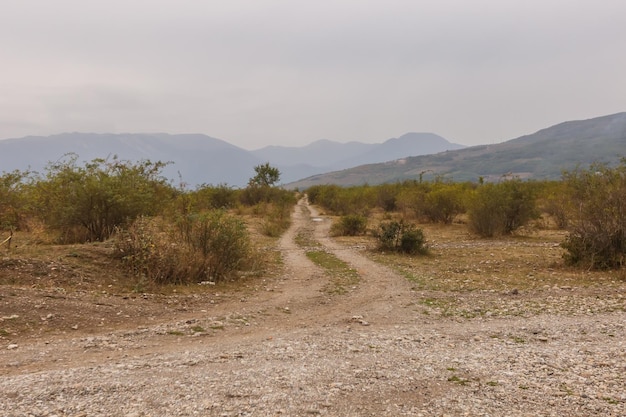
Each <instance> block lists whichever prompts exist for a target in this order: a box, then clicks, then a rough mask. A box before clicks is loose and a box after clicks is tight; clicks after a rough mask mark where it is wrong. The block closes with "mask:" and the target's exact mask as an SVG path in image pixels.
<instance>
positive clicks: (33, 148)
mask: <svg viewBox="0 0 626 417" xmlns="http://www.w3.org/2000/svg"><path fill="white" fill-rule="evenodd" d="M458 146H460V145H454V144H450V143H449V142H448V141H446V140H445V139H443V138H441V137H439V136H436V135H433V134H415V133H411V134H407V135H404V136H402V137H400V138H398V139H390V140H388V141H386V142H384V143H381V144H365V143H360V142H350V143H345V144H344V143H339V142H332V141H329V140H321V141H317V142H314V143H312V144H310V145H308V146H304V147H300V148H297V147H279V146H273V147H267V148H263V149H260V150H257V151H247V150H245V149H241V148H238V147H236V146H234V145H231V144H229V143H227V142H225V141H223V140H220V139H215V138H212V137H209V136H206V135H200V134H186V135H169V134H165V133H157V134H95V133H64V134H60V135H53V136H47V137H43V136H29V137H24V138H20V139H6V140H0V172H3V171H4V172H8V171H13V170H15V169H19V170H27V169H30V170H33V171H37V172H43V171H44V169H45V167H46V165H48V163H49V162H53V161H57V160H58V159H60V158H62V157H63V155H65V154H67V153H75V154H77V155H78V156H79V162H81V163H82V162H84V161H91V160H92V159H95V158H104V159H106V158H112V157H113V156H115V155H116V156H118V158H119V159H122V160H128V161H139V160H146V159H149V160H151V161H154V162H156V161H163V162H172V164H170V165H168V166H167V167H166V168H165V169H164V172H163V173H164V175H165V176H166V177H167V178H169V179H171V180H172V181H174V182H175V183H178V181H179V177H180V178H181V179H182V181H183V182H185V183H187V184H188V185H190V186H192V187H193V186H196V185H199V184H203V183H206V184H214V185H217V184H227V185H230V186H245V185H246V184H247V182H248V179H249V178H251V177H252V176H253V175H254V167H255V166H256V165H258V164H260V163H264V162H270V164H272V165H273V166H276V167H277V168H278V169H279V170H280V171H281V174H282V175H281V182H282V183H287V182H290V181H295V180H298V179H300V178H305V177H308V176H310V175H313V174H319V173H323V172H329V171H333V170H337V169H341V168H348V167H352V166H355V165H359V164H361V163H365V162H382V161H386V160H390V159H396V158H398V157H400V156H408V155H421V154H424V153H425V152H432V150H433V149H437V151H440V150H443V149H453V148H456V147H458ZM179 174H180V175H179Z"/></svg>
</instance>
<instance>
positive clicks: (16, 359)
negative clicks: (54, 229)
mask: <svg viewBox="0 0 626 417" xmlns="http://www.w3.org/2000/svg"><path fill="white" fill-rule="evenodd" d="M329 228H330V221H329V219H328V218H327V217H325V216H320V215H319V214H318V213H317V212H316V211H315V210H314V209H313V208H310V207H309V206H308V204H307V203H306V200H302V201H301V202H300V204H299V205H298V207H297V208H296V210H295V212H294V220H293V225H292V227H291V228H290V229H289V231H288V232H287V233H286V234H285V235H284V236H283V238H282V239H281V240H280V242H279V245H278V247H277V248H276V250H279V251H280V252H281V254H282V258H283V262H284V273H281V274H279V276H277V277H272V278H259V279H258V280H257V281H255V283H254V284H250V285H248V286H246V288H244V289H241V288H239V289H236V290H234V289H233V290H223V289H221V288H219V287H216V288H215V292H212V291H213V289H209V290H207V291H203V292H201V293H199V294H192V295H189V294H187V295H185V296H184V297H183V296H181V297H176V296H172V295H168V296H165V295H154V294H138V295H115V294H108V293H107V290H106V286H105V287H104V288H103V289H102V290H101V291H98V295H97V296H96V295H94V293H93V292H87V291H85V292H81V291H79V290H72V291H69V292H68V291H67V290H64V289H63V288H45V289H40V288H36V289H29V288H24V287H20V286H19V285H4V286H1V287H0V315H1V316H2V318H1V319H2V322H0V329H11V328H12V327H11V323H12V322H13V321H15V322H17V321H19V320H21V319H23V317H24V316H25V315H26V316H27V315H29V314H31V315H32V316H33V317H36V318H37V320H38V321H39V322H38V324H36V325H34V324H32V325H31V327H33V329H32V332H31V334H30V336H23V337H22V336H20V335H19V334H18V333H15V334H13V333H11V332H10V331H6V330H5V331H4V333H3V334H1V338H0V393H1V395H0V415H3V416H7V417H8V416H16V417H17V416H20V417H21V416H74V417H77V416H281V415H284V416H307V415H313V416H314V415H324V416H403V415H406V416H459V415H461V416H462V415H468V416H592V415H597V416H624V415H626V313H625V309H626V298H625V295H626V291H625V290H626V283H625V282H624V281H623V280H620V279H617V280H610V279H608V280H605V281H602V285H586V284H585V285H577V284H576V282H572V283H569V284H568V285H557V286H553V285H549V286H538V285H535V286H533V285H530V284H529V286H528V287H519V286H518V287H519V288H518V287H515V288H512V287H498V286H494V288H496V289H495V290H494V289H490V288H489V287H484V288H483V287H481V286H480V285H478V284H476V283H474V284H475V286H474V287H471V285H474V284H472V282H469V281H470V279H469V278H468V279H467V280H466V281H467V282H468V283H467V285H468V288H467V289H462V290H457V291H451V290H450V289H449V288H447V287H442V288H433V287H432V286H428V285H427V280H428V279H433V277H437V276H440V277H441V280H442V281H441V282H445V280H449V281H450V282H452V281H454V280H455V279H458V278H457V277H458V276H462V275H463V274H465V272H466V271H467V270H469V269H472V268H466V266H465V265H462V264H461V263H460V262H459V263H458V264H457V265H453V266H450V265H447V266H446V268H445V269H437V268H440V266H437V262H438V259H439V258H437V256H432V257H431V258H428V259H427V260H424V261H420V262H422V263H420V264H418V265H417V266H415V264H414V265H413V268H414V269H413V270H410V269H406V268H405V269H401V268H396V267H392V266H387V265H385V264H384V263H381V262H380V261H379V262H374V261H373V260H372V259H373V258H374V257H375V256H372V255H370V253H369V252H367V251H366V250H365V249H364V247H363V246H362V245H359V244H354V242H352V243H350V244H347V243H346V242H345V241H342V240H341V239H339V240H337V239H331V238H330V237H329V236H328V231H329ZM303 232H306V233H310V234H311V236H312V238H313V239H314V240H315V242H317V244H318V245H320V246H319V247H321V248H323V250H325V251H327V252H329V253H332V254H334V255H335V256H336V257H338V258H339V259H341V260H343V261H345V262H347V263H348V264H349V265H350V266H351V267H352V268H354V269H355V270H356V271H357V273H358V282H356V283H354V285H351V286H349V287H348V288H347V291H345V292H342V293H341V294H336V293H332V292H329V291H327V288H328V287H327V286H328V283H329V281H330V280H332V277H331V276H329V275H328V273H326V272H325V271H324V270H322V269H320V268H319V267H317V266H315V265H314V264H313V263H312V262H311V261H310V260H309V259H308V258H307V257H306V255H305V250H306V248H304V247H302V245H298V244H297V236H298V235H299V234H300V233H303ZM456 244H457V243H455V242H447V243H446V242H435V243H433V252H438V253H440V254H441V253H444V252H446V251H453V250H456V249H455V245H456ZM468 244H472V242H469V243H468ZM480 244H484V243H480ZM499 244H500V242H495V241H494V242H491V243H488V245H499ZM515 244H516V243H512V245H513V246H514V245H515ZM507 248H508V249H509V250H511V248H510V247H507ZM457 249H458V248H457ZM487 250H488V251H494V253H495V251H496V249H494V248H493V247H490V248H488V249H487ZM515 250H521V249H515V248H513V251H515ZM533 250H535V251H536V250H537V249H536V248H535V249H533ZM544 250H545V251H548V250H549V248H548V247H546V248H543V249H542V248H539V253H541V251H544ZM498 256H499V255H498ZM494 265H495V266H494ZM59 268H60V267H59ZM473 269H480V271H478V272H476V271H474V272H473V273H474V274H476V276H478V275H480V276H484V275H485V274H491V273H496V272H497V273H500V274H504V273H506V272H507V265H506V264H503V263H502V262H500V263H498V262H492V263H491V264H488V265H485V264H484V263H482V264H480V267H476V268H473ZM531 269H532V268H531ZM402 271H404V272H402ZM407 271H408V272H407ZM424 271H426V272H428V274H425V275H428V277H426V276H425V275H424V276H423V277H421V278H420V276H419V275H420V274H421V273H422V272H424ZM437 271H440V273H439V272H437ZM494 271H496V272H494ZM542 271H543V270H541V271H537V270H536V271H535V272H534V273H533V275H538V274H541V273H543V272H542ZM66 272H67V273H70V272H71V271H66ZM549 273H550V274H552V273H556V274H558V273H559V271H558V270H556V271H554V270H551V272H549ZM463 276H465V275H463ZM505 278H506V277H505ZM505 278H503V279H505ZM530 278H532V277H530ZM420 279H421V280H422V281H420ZM530 281H532V279H530ZM464 282H465V281H464ZM481 285H482V284H481ZM470 287H471V288H470ZM59 302H62V303H63V304H62V305H63V306H64V307H63V309H62V310H58V305H59V304H58V303H59ZM55 321H57V322H61V323H62V326H60V327H55V329H57V330H55V331H45V328H46V323H53V322H55ZM39 328H43V329H44V330H43V331H41V330H37V329H39Z"/></svg>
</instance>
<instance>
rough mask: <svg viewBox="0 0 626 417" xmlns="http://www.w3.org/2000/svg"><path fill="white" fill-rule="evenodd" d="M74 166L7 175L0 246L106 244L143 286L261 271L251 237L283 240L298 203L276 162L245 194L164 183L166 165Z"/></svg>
mask: <svg viewBox="0 0 626 417" xmlns="http://www.w3.org/2000/svg"><path fill="white" fill-rule="evenodd" d="M77 160H78V157H77V155H66V156H65V157H64V158H63V159H62V160H60V161H57V162H55V163H51V164H49V165H48V167H47V168H46V171H45V172H44V173H42V174H40V173H35V172H20V171H15V172H11V173H4V174H3V175H2V176H0V232H1V233H2V234H1V235H0V242H1V241H2V240H5V239H4V237H5V235H6V236H9V237H10V236H12V234H13V233H19V234H20V235H24V236H26V235H27V236H28V239H29V241H30V242H33V243H36V244H39V245H74V244H84V243H91V244H106V245H108V246H109V247H111V248H112V251H111V253H112V256H113V257H114V258H115V259H118V260H119V263H120V266H121V268H123V269H125V270H126V271H127V273H128V274H129V275H130V276H131V279H132V280H134V281H136V285H137V287H144V286H145V285H151V284H158V285H163V284H189V283H196V282H218V281H223V280H231V279H235V278H236V277H237V276H239V275H240V274H242V273H243V274H246V273H251V272H254V270H256V269H259V267H260V266H261V265H262V263H263V257H262V256H261V255H259V254H258V253H257V251H256V247H255V240H253V239H252V237H253V235H259V236H260V238H259V239H256V241H259V240H262V239H263V238H275V237H277V236H279V235H280V234H281V233H282V232H283V231H284V230H286V228H288V227H289V217H290V216H289V215H290V212H291V208H292V207H293V205H294V204H295V202H296V195H295V194H294V193H293V192H289V191H286V190H283V189H280V188H278V187H276V184H277V182H278V181H279V179H280V172H279V171H278V170H277V169H276V168H273V167H271V166H270V165H269V164H264V165H259V166H257V167H255V168H254V176H253V177H252V178H251V179H250V182H249V184H248V186H247V187H246V188H243V189H235V188H231V187H229V186H227V185H224V184H220V185H217V186H214V185H202V186H199V187H197V188H196V189H194V190H189V189H187V188H186V187H184V186H178V187H175V186H173V185H172V184H170V183H169V182H168V181H167V180H166V179H165V178H164V177H163V176H162V175H161V171H162V169H163V168H164V167H165V165H166V164H165V163H162V162H151V161H141V162H137V163H134V162H128V161H121V160H118V159H117V158H115V157H114V158H112V159H107V160H105V159H95V160H93V161H90V162H88V163H84V164H79V163H78V162H77ZM22 242H23V240H22ZM5 243H6V244H7V246H5V249H6V250H7V251H10V250H11V249H12V248H11V247H10V246H8V245H9V244H11V242H10V241H8V240H7V242H5ZM13 244H14V245H16V244H17V243H16V240H13Z"/></svg>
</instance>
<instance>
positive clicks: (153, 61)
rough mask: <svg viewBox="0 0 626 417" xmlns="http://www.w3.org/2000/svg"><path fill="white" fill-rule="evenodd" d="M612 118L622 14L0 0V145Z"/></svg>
mask: <svg viewBox="0 0 626 417" xmlns="http://www.w3.org/2000/svg"><path fill="white" fill-rule="evenodd" d="M622 111H626V1H624V0H524V1H522V0H515V1H514V0H472V1H467V0H436V1H435V0H433V1H423V0H376V1H375V0H316V1H312V0H306V1H305V0H219V1H216V0H144V1H140V0H106V1H100V0H54V1H51V0H39V1H37V0H0V138H2V139H6V138H13V137H21V136H26V135H49V134H56V133H61V132H73V131H79V132H98V133H104V132H112V133H122V132H132V133H140V132H168V133H204V134H207V135H209V136H213V137H217V138H219V139H223V140H226V141H228V142H230V143H232V144H234V145H237V146H240V147H243V148H246V149H256V148H260V147H263V146H265V145H294V146H300V145H305V144H308V143H310V142H312V141H315V140H318V139H331V140H336V141H340V142H347V141H351V140H357V141H362V142H381V141H383V140H385V139H388V138H391V137H397V136H400V135H402V134H404V133H407V132H433V133H437V134H439V135H442V136H444V137H445V138H447V139H448V140H450V141H453V142H457V143H462V144H466V145H473V144H487V143H495V142H501V141H504V140H508V139H512V138H515V137H518V136H521V135H524V134H528V133H533V132H535V131H537V130H539V129H542V128H544V127H548V126H550V125H553V124H556V123H560V122H562V121H566V120H574V119H587V118H592V117H596V116H602V115H607V114H612V113H617V112H622Z"/></svg>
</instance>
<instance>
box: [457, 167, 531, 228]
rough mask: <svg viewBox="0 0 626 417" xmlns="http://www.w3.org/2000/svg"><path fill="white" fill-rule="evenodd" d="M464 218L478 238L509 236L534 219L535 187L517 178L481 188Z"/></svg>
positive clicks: (476, 192)
mask: <svg viewBox="0 0 626 417" xmlns="http://www.w3.org/2000/svg"><path fill="white" fill-rule="evenodd" d="M468 215H469V225H470V227H471V228H472V230H473V231H474V232H476V233H477V234H479V235H480V236H483V237H493V236H498V235H504V234H510V233H512V232H514V231H515V230H517V229H519V228H520V227H522V226H524V225H526V224H528V222H529V221H530V220H531V219H534V218H536V217H537V209H536V190H535V185H534V184H532V183H529V182H522V181H520V180H518V179H512V180H506V181H503V182H500V183H497V184H493V183H489V184H484V185H481V186H480V187H478V188H477V189H476V191H475V193H474V195H473V198H472V199H471V202H470V205H469V210H468Z"/></svg>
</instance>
